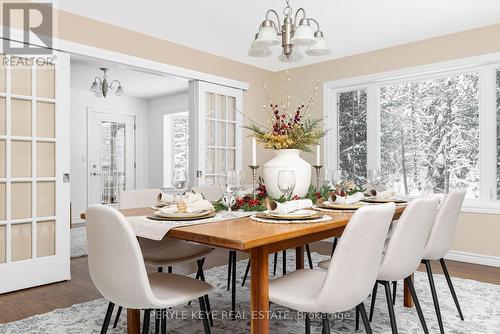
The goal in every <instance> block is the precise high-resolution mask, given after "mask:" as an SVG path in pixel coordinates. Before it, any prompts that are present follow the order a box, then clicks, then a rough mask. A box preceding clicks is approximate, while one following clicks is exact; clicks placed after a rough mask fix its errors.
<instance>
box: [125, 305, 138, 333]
mask: <svg viewBox="0 0 500 334" xmlns="http://www.w3.org/2000/svg"><path fill="white" fill-rule="evenodd" d="M140 325H141V313H140V311H139V310H134V309H127V333H128V334H140V333H141V329H140V327H141V326H140Z"/></svg>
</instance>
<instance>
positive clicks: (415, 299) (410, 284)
mask: <svg viewBox="0 0 500 334" xmlns="http://www.w3.org/2000/svg"><path fill="white" fill-rule="evenodd" d="M405 282H406V283H407V284H408V287H409V288H410V293H411V297H412V298H413V302H414V303H415V308H416V309H417V314H418V318H419V319H420V323H421V324H422V329H423V330H424V333H425V334H429V329H428V328H427V324H426V322H425V318H424V313H423V312H422V307H420V302H419V301H418V297H417V292H416V291H415V286H414V285H413V280H412V279H411V277H407V278H405Z"/></svg>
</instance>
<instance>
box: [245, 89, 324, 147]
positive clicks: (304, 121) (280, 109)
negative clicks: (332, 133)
mask: <svg viewBox="0 0 500 334" xmlns="http://www.w3.org/2000/svg"><path fill="white" fill-rule="evenodd" d="M318 85H319V81H318V82H317V83H316V86H315V87H314V91H313V93H312V94H311V96H310V97H309V99H308V101H307V102H306V103H301V104H299V105H298V107H297V108H296V109H295V110H291V109H290V104H291V102H290V99H291V98H290V96H288V97H287V98H286V99H285V100H283V99H281V100H280V104H279V105H278V104H275V103H273V101H272V100H271V98H270V97H269V94H268V92H267V89H266V87H265V86H264V92H265V93H266V97H267V100H268V105H267V106H266V105H264V107H263V110H264V111H265V113H266V115H267V117H268V121H267V125H261V124H259V123H257V122H255V121H254V120H252V119H251V118H249V117H247V116H246V115H244V116H245V118H247V119H248V120H249V121H250V125H248V126H245V128H246V129H248V130H250V131H251V132H252V135H254V136H255V137H256V139H257V141H259V142H260V143H262V144H263V145H264V147H265V148H269V149H276V150H279V149H298V150H301V151H306V152H311V147H312V146H314V145H318V144H319V141H320V139H321V138H323V137H324V136H325V134H326V131H325V130H324V124H323V121H322V120H320V119H311V117H310V108H311V106H312V105H313V102H314V98H315V97H316V96H317V94H318Z"/></svg>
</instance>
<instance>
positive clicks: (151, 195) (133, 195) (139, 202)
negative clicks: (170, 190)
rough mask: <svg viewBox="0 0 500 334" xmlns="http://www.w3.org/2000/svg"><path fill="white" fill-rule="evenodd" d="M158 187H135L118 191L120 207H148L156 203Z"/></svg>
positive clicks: (159, 191)
mask: <svg viewBox="0 0 500 334" xmlns="http://www.w3.org/2000/svg"><path fill="white" fill-rule="evenodd" d="M161 192H162V191H161V190H160V189H135V190H124V191H121V192H120V209H134V208H149V207H150V206H152V205H154V204H155V203H156V198H157V197H158V194H161Z"/></svg>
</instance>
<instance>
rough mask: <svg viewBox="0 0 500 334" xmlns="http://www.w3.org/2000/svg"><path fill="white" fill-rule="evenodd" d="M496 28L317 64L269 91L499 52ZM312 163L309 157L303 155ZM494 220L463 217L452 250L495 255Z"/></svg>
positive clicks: (304, 88)
mask: <svg viewBox="0 0 500 334" xmlns="http://www.w3.org/2000/svg"><path fill="white" fill-rule="evenodd" d="M498 40H500V24H497V25H493V26H488V27H484V28H479V29H474V30H469V31H465V32H460V33H456V34H452V35H447V36H443V37H438V38H433V39H428V40H424V41H420V42H415V43H410V44H406V45H400V46H396V47H391V48H387V49H382V50H377V51H373V52H368V53H364V54H359V55H355V56H350V57H345V58H340V59H335V60H331V61H327V62H323V63H319V64H314V65H309V66H303V67H299V68H296V69H293V70H290V71H289V73H287V72H286V71H282V72H279V73H277V74H276V77H275V82H274V91H275V92H277V93H278V94H279V93H282V92H283V91H284V89H283V88H282V87H284V82H285V80H286V78H287V77H290V78H291V80H290V82H291V83H290V86H289V91H290V95H291V96H298V97H299V96H305V95H306V94H308V93H309V91H310V89H311V88H312V87H313V86H314V84H315V82H316V81H317V80H319V81H320V82H321V83H323V82H325V81H332V80H338V79H345V78H351V77H356V76H361V75H368V74H373V73H379V72H386V71H391V70H397V69H402V68H407V67H413V66H419V65H425V64H431V63H436V62H442V61H448V60H453V59H460V58H465V57H471V56H477V55H482V54H487V53H493V52H500V44H499V43H495V41H498ZM322 94H323V91H322V90H320V93H319V96H318V98H317V99H316V102H317V103H315V104H314V105H313V108H312V114H313V115H314V116H316V117H322V116H323V96H322ZM308 159H309V160H310V161H312V160H311V159H312V155H308ZM499 235H500V215H487V214H472V213H464V214H462V215H461V217H460V222H459V227H458V231H457V235H456V238H455V242H454V245H453V250H457V251H463V252H471V253H478V254H487V255H493V256H500V242H499V241H498V240H499V238H498V236H499Z"/></svg>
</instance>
